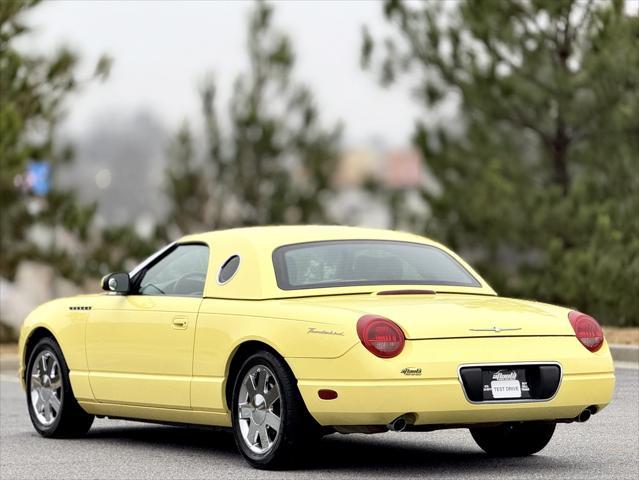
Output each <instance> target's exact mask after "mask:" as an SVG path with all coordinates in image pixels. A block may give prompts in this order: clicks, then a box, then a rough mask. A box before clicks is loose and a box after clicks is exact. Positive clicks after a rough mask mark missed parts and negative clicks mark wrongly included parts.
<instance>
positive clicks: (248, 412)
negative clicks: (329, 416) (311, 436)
mask: <svg viewBox="0 0 639 480" xmlns="http://www.w3.org/2000/svg"><path fill="white" fill-rule="evenodd" d="M231 415H232V420H233V435H234V437H235V443H236V444H237V447H238V449H239V450H240V452H241V453H242V455H243V456H244V458H245V459H246V460H247V461H248V462H249V463H250V464H251V465H252V466H254V467H256V468H262V469H278V468H284V467H287V466H289V465H290V464H291V462H292V461H293V460H294V459H296V458H297V455H296V453H297V452H298V451H299V450H300V449H301V447H302V446H303V444H304V440H305V437H306V436H305V430H306V431H308V427H309V426H310V425H312V420H311V419H310V418H309V415H308V413H307V411H306V407H305V405H304V402H303V400H302V398H301V396H300V394H299V392H298V390H297V385H296V382H295V378H294V377H293V374H292V373H291V371H290V370H289V368H288V366H287V365H286V364H285V363H284V362H283V361H282V360H281V359H279V358H278V357H276V356H275V355H273V354H272V353H270V352H267V351H262V352H258V353H256V354H254V355H252V356H250V357H249V358H248V359H247V360H246V361H245V362H244V364H243V365H242V368H240V371H239V373H238V375H237V377H236V378H235V385H234V388H233V397H232V405H231Z"/></svg>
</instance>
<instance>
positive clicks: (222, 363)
mask: <svg viewBox="0 0 639 480" xmlns="http://www.w3.org/2000/svg"><path fill="white" fill-rule="evenodd" d="M102 287H103V289H104V290H106V291H107V292H106V293H103V294H101V295H83V296H77V297H72V298H65V299H59V300H55V301H52V302H49V303H47V304H45V305H42V306H41V307H39V308H37V309H36V310H35V311H34V312H32V313H31V314H30V315H29V316H28V318H27V319H26V320H25V322H24V325H23V327H22V330H21V334H20V377H21V379H22V381H23V385H24V387H25V389H26V393H27V395H26V396H27V405H28V409H29V414H30V416H31V421H32V422H33V426H34V427H35V429H36V430H37V431H38V432H39V433H40V434H41V435H43V436H46V437H63V436H74V435H81V434H84V433H86V432H87V431H88V430H89V428H90V427H91V424H92V422H93V419H94V417H96V416H97V417H109V418H124V419H143V420H147V421H155V422H167V423H183V424H199V425H215V426H222V427H231V428H232V429H233V432H234V437H235V440H236V443H237V446H238V449H239V450H240V452H241V453H242V455H243V456H244V457H245V458H246V459H247V461H248V462H249V463H250V464H251V465H253V466H256V467H259V468H277V467H280V468H281V467H283V466H284V465H286V464H287V463H288V462H290V461H291V460H292V459H295V458H298V457H299V456H298V455H295V453H296V452H298V451H300V449H304V447H305V446H308V445H309V442H311V441H313V440H315V439H317V438H319V437H321V436H322V435H324V434H328V433H333V432H340V433H356V432H360V433H361V432H363V433H378V432H386V431H389V430H392V431H400V430H406V431H429V430H436V429H442V428H468V429H469V430H470V433H471V435H472V436H473V438H474V439H475V441H476V442H477V444H478V445H479V446H480V447H481V448H482V449H483V450H484V451H486V452H487V453H488V454H490V455H500V456H521V455H530V454H533V453H535V452H538V451H539V450H541V449H542V448H544V447H545V446H546V444H547V443H548V442H549V441H550V439H551V437H552V435H553V432H554V430H555V425H556V424H557V423H558V422H561V423H570V422H583V421H586V420H587V419H588V418H589V417H590V416H591V415H592V414H595V413H597V412H599V411H601V409H602V408H604V407H605V406H606V405H607V404H608V403H609V402H610V399H611V396H612V392H613V389H614V384H615V377H614V368H613V363H612V359H611V356H610V353H609V350H608V346H607V344H606V341H605V340H604V336H603V332H602V329H601V327H600V326H599V324H598V323H597V322H596V321H595V320H594V319H593V318H592V317H590V316H588V315H586V314H584V313H580V312H578V311H574V310H569V309H566V308H562V307H556V306H552V305H546V304H542V303H536V302H532V301H523V300H514V299H510V298H503V297H499V296H497V294H496V293H495V291H494V290H493V289H492V288H491V287H490V286H489V285H488V284H487V283H486V282H485V281H484V280H483V279H482V278H481V277H480V276H479V275H478V274H477V273H476V272H475V271H474V270H473V269H472V268H471V267H470V266H469V265H468V264H467V263H466V262H464V261H463V260H462V259H461V258H459V257H458V256H457V255H456V254H454V253H453V252H451V251H450V250H448V249H447V248H446V247H444V246H442V245H440V244H438V243H435V242H433V241H431V240H428V239H426V238H423V237H419V236H416V235H411V234H407V233H398V232H392V231H384V230H372V229H361V228H349V227H319V226H301V227H255V228H244V229H235V230H226V231H219V232H211V233H203V234H198V235H191V236H187V237H184V238H182V239H181V240H179V241H177V242H175V243H172V244H170V245H168V246H167V247H166V248H164V249H162V250H160V251H159V252H157V253H156V254H154V255H153V256H151V257H150V258H148V259H147V260H145V261H144V262H142V263H141V264H140V265H139V266H138V267H136V268H135V269H133V270H132V271H131V272H129V273H113V274H111V275H107V276H106V277H104V279H103V280H102Z"/></svg>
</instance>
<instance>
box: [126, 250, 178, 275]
mask: <svg viewBox="0 0 639 480" xmlns="http://www.w3.org/2000/svg"><path fill="white" fill-rule="evenodd" d="M176 244H177V242H171V243H169V244H168V245H167V246H165V247H164V248H161V249H160V250H158V251H157V252H155V253H153V254H151V255H150V256H149V257H147V258H146V260H144V261H142V263H139V264H138V265H137V266H136V267H135V268H134V269H133V270H131V271H130V272H129V278H133V277H135V276H136V275H137V274H138V273H140V272H141V271H142V270H144V269H145V268H146V267H147V265H149V264H150V263H153V262H154V261H155V260H156V259H157V258H158V257H160V256H161V255H163V254H164V253H165V252H166V251H167V250H169V249H171V248H173V247H174V246H175V245H176Z"/></svg>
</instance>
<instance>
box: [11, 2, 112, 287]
mask: <svg viewBox="0 0 639 480" xmlns="http://www.w3.org/2000/svg"><path fill="white" fill-rule="evenodd" d="M37 3H39V1H38V0H26V1H3V2H0V162H1V163H0V203H1V209H2V212H1V228H0V240H1V242H0V244H1V246H0V250H1V251H2V254H1V256H0V275H1V276H3V277H7V278H12V277H13V275H14V274H15V271H16V268H17V266H18V264H19V263H20V262H21V261H22V260H25V259H29V260H40V261H44V262H47V263H50V264H52V265H54V266H55V267H56V269H57V270H58V271H59V272H60V273H62V274H63V275H65V276H69V277H76V278H77V277H79V276H81V275H82V273H83V270H84V266H83V265H82V264H81V263H80V262H79V261H78V260H79V258H80V257H79V256H78V254H77V253H78V252H74V253H73V254H71V253H70V252H67V251H65V250H64V249H63V248H60V247H59V245H57V244H56V242H55V241H54V239H55V238H56V237H58V236H69V235H70V236H72V237H74V238H76V239H77V241H78V243H80V244H81V243H83V242H84V241H85V240H86V239H87V237H88V233H89V227H90V225H91V221H92V218H93V213H94V206H93V205H83V204H81V203H80V202H79V201H78V199H77V198H76V196H75V194H74V193H73V192H71V191H67V190H62V189H59V188H56V187H55V182H52V188H51V190H50V191H49V192H48V193H46V194H44V193H45V192H42V193H43V194H44V195H43V196H41V197H36V196H33V195H32V194H31V193H29V192H28V191H25V190H23V189H21V188H19V185H18V183H19V182H18V180H19V179H21V178H22V179H24V176H25V172H26V170H27V165H28V163H29V162H30V161H39V162H43V161H44V162H48V164H49V165H50V168H51V170H52V174H53V175H55V171H56V167H58V166H59V165H60V164H62V163H65V162H69V161H71V158H72V149H71V148H70V147H69V146H66V145H59V144H58V143H57V142H56V133H57V127H58V125H59V123H60V120H61V118H62V116H63V114H64V106H65V102H66V101H67V99H68V97H69V96H70V95H71V94H73V93H74V92H76V91H77V90H78V89H79V87H80V85H81V83H83V82H84V81H87V80H88V79H84V80H82V81H81V80H79V79H78V77H77V76H76V73H75V67H76V64H77V61H78V59H77V56H76V54H75V53H74V52H72V51H70V50H68V49H66V48H62V49H60V50H58V51H57V52H56V53H55V54H53V55H50V56H43V55H35V54H26V53H24V52H22V51H20V50H18V49H16V46H15V42H16V41H17V40H18V39H19V38H20V37H22V36H24V35H27V34H28V33H29V31H30V30H29V28H28V27H27V26H26V25H25V24H24V22H23V17H24V14H25V13H26V12H28V11H29V10H31V9H32V8H33V7H34V6H35V5H36V4H37ZM109 65H110V61H109V59H108V58H106V57H104V58H101V59H100V61H99V62H98V63H97V65H96V68H95V77H104V76H105V75H106V74H107V73H108V70H109ZM38 228H40V230H42V229H44V230H45V231H47V232H48V236H49V237H50V239H51V241H50V242H48V243H46V244H43V242H38V241H36V239H35V238H34V233H35V232H36V231H37V230H38Z"/></svg>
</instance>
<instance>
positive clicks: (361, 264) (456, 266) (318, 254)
mask: <svg viewBox="0 0 639 480" xmlns="http://www.w3.org/2000/svg"><path fill="white" fill-rule="evenodd" d="M273 264H274V266H275V276H276V278H277V284H278V286H279V287H280V288H281V289H283V290H297V289H304V288H323V287H342V286H358V285H420V284H421V285H454V286H463V287H479V286H480V284H479V282H477V280H476V279H475V278H474V277H473V276H472V275H471V274H470V273H469V272H468V270H466V269H465V268H464V267H463V266H462V265H461V264H460V263H459V262H457V261H456V260H455V259H454V258H453V257H451V256H450V255H449V254H447V253H446V252H444V251H443V250H441V249H439V248H437V247H434V246H430V245H423V244H419V243H410V242H397V241H385V240H340V241H323V242H311V243H298V244H293V245H286V246H284V247H279V248H278V249H276V250H275V251H274V252H273Z"/></svg>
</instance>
